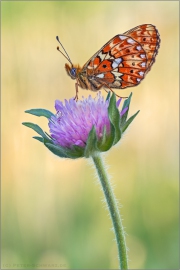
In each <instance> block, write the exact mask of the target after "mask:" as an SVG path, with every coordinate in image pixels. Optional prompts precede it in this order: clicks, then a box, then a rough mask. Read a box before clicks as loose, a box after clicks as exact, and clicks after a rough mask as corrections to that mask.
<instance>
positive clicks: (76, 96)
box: [74, 81, 80, 101]
mask: <svg viewBox="0 0 180 270" xmlns="http://www.w3.org/2000/svg"><path fill="white" fill-rule="evenodd" d="M78 86H80V85H79V84H78V81H77V82H76V83H75V89H76V95H75V97H74V100H76V101H78Z"/></svg>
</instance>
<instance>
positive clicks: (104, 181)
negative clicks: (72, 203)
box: [92, 154, 128, 269]
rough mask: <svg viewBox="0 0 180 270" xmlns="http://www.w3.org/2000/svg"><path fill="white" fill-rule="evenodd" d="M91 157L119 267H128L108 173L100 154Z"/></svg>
mask: <svg viewBox="0 0 180 270" xmlns="http://www.w3.org/2000/svg"><path fill="white" fill-rule="evenodd" d="M92 159H93V161H94V164H95V166H96V169H97V172H98V176H99V179H100V182H101V185H102V188H103V191H104V195H105V198H106V202H107V205H108V208H109V212H110V215H111V219H112V223H113V226H114V231H115V235H116V241H117V246H118V254H119V265H120V269H128V263H127V249H126V242H125V233H124V229H123V225H122V221H121V216H120V213H119V209H118V206H117V201H116V199H115V196H114V194H113V190H112V187H111V184H110V182H109V179H108V175H107V172H106V170H105V166H104V164H103V161H102V159H101V156H100V155H99V154H97V155H96V156H93V157H92Z"/></svg>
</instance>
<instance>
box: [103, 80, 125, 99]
mask: <svg viewBox="0 0 180 270" xmlns="http://www.w3.org/2000/svg"><path fill="white" fill-rule="evenodd" d="M103 86H105V87H106V88H108V89H109V90H110V91H111V92H112V93H114V94H115V95H116V97H118V98H128V97H120V96H119V95H117V94H116V93H115V92H114V91H113V90H112V89H111V88H110V87H109V86H108V84H106V83H103V84H102V87H103ZM104 90H105V91H106V92H107V93H108V91H107V90H106V89H105V88H104Z"/></svg>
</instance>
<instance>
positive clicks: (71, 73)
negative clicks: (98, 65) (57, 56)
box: [65, 64, 77, 80]
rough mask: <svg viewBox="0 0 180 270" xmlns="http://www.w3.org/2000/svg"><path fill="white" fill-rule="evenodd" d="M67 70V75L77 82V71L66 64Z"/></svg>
mask: <svg viewBox="0 0 180 270" xmlns="http://www.w3.org/2000/svg"><path fill="white" fill-rule="evenodd" d="M65 70H66V71H67V74H68V75H69V76H70V77H71V79H73V80H75V79H76V77H77V69H76V68H75V67H73V66H70V65H69V64H65Z"/></svg>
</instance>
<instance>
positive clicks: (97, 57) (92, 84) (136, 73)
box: [56, 24, 160, 99]
mask: <svg viewBox="0 0 180 270" xmlns="http://www.w3.org/2000/svg"><path fill="white" fill-rule="evenodd" d="M56 39H57V41H58V42H59V43H60V45H61V47H62V48H63V50H64V52H65V54H66V55H65V54H64V53H63V52H62V51H60V49H59V47H57V50H58V51H59V52H61V53H62V54H63V55H64V57H65V58H66V59H67V60H68V62H69V63H70V64H65V69H66V71H67V74H68V75H69V76H70V77H71V79H73V80H76V83H75V88H76V96H75V99H78V87H81V88H82V89H86V90H92V91H98V90H100V89H101V88H104V89H105V90H106V91H107V89H110V90H111V91H112V92H113V90H112V88H113V89H124V88H126V87H133V86H137V85H138V84H140V82H141V81H142V80H143V79H144V78H145V76H146V74H147V73H148V72H149V71H150V69H151V66H152V65H153V63H154V62H155V58H156V55H157V54H158V49H159V47H160V35H159V33H158V30H157V29H156V27H155V26H154V25H152V24H143V25H139V26H137V27H135V28H133V29H130V30H129V31H127V32H125V33H124V34H122V35H121V34H119V35H116V36H115V37H113V38H112V39H110V40H109V41H108V42H107V43H106V44H105V45H104V46H103V47H102V48H101V49H100V50H99V51H97V52H96V53H95V54H94V55H93V56H92V57H91V58H90V59H89V60H88V61H87V62H86V64H85V65H84V66H83V67H80V66H79V65H74V64H73V63H72V62H71V59H70V57H69V55H68V54H67V52H66V50H65V49H64V47H63V45H62V43H61V42H60V40H59V37H58V36H57V37H56Z"/></svg>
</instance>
